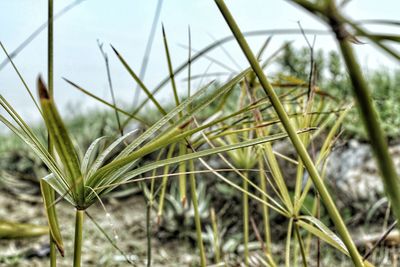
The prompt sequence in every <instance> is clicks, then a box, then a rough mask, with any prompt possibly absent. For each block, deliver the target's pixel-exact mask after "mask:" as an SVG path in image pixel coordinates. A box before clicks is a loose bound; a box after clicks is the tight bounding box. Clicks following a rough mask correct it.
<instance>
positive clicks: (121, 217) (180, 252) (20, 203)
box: [0, 191, 197, 267]
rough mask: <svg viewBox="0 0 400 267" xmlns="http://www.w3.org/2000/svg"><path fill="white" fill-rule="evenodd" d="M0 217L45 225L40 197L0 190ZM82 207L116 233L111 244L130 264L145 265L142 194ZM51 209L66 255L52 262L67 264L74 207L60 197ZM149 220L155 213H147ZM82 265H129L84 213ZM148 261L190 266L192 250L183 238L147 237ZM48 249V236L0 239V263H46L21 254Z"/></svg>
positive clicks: (69, 259)
mask: <svg viewBox="0 0 400 267" xmlns="http://www.w3.org/2000/svg"><path fill="white" fill-rule="evenodd" d="M0 203H1V205H0V207H1V208H0V218H1V219H7V220H12V221H18V222H25V223H34V224H42V225H45V224H46V219H45V215H44V213H43V208H42V206H41V205H42V204H41V199H40V197H32V196H30V197H29V200H26V199H25V200H21V199H17V198H16V196H14V195H12V194H9V193H7V192H4V191H3V192H0ZM104 204H105V207H106V209H107V212H108V214H110V215H107V212H106V211H105V210H104V209H103V207H102V206H101V205H100V204H97V205H94V206H92V207H90V208H89V209H88V212H89V213H90V214H91V215H92V216H93V217H94V218H95V220H96V221H97V222H98V223H99V224H100V225H101V227H102V228H104V229H105V230H106V231H107V233H108V234H109V235H110V236H111V237H113V238H114V237H115V235H117V236H118V241H117V246H118V247H119V248H120V249H121V250H122V251H123V252H124V253H125V254H126V256H127V257H129V258H130V259H131V260H132V261H133V262H134V264H133V266H145V265H146V247H147V242H146V231H145V229H146V228H145V208H144V207H145V204H144V201H143V198H141V197H140V196H134V197H130V198H127V199H125V200H123V201H118V200H115V199H112V200H109V201H107V202H106V203H104ZM57 210H58V214H59V218H60V225H61V228H62V234H63V238H64V245H65V251H66V255H65V257H64V258H62V257H61V256H60V257H59V258H58V266H60V267H64V266H65V267H66V266H71V262H72V255H73V247H72V246H73V235H74V215H75V213H74V209H73V208H72V207H71V206H70V205H69V204H68V203H66V202H62V203H59V204H58V205H57ZM153 221H155V218H153ZM83 239H84V243H83V266H132V265H131V264H129V263H127V261H126V259H125V257H124V256H123V255H122V254H121V253H120V252H119V251H118V250H117V249H116V248H114V247H113V245H112V244H111V243H110V242H109V241H107V239H106V238H105V236H104V234H102V233H101V232H100V231H99V230H98V228H97V227H96V226H95V225H94V223H93V222H92V221H91V220H90V219H89V218H88V217H86V218H85V223H84V237H83ZM152 242H153V261H154V262H153V266H164V267H165V266H196V262H197V256H196V254H197V253H196V251H194V249H193V248H191V247H190V245H189V244H186V243H185V242H183V241H179V240H176V241H172V242H168V243H167V244H162V243H161V242H160V241H159V240H157V239H156V238H153V240H152ZM32 251H33V254H38V253H44V254H47V253H46V252H47V251H48V236H43V237H40V238H34V239H25V240H0V266H21V267H25V266H26V267H30V266H32V267H33V266H49V260H48V257H47V256H43V257H37V256H34V257H32V258H29V259H27V258H26V256H24V257H21V256H18V255H21V254H22V255H27V254H32V253H30V252H32Z"/></svg>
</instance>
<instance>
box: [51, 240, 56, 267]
mask: <svg viewBox="0 0 400 267" xmlns="http://www.w3.org/2000/svg"><path fill="white" fill-rule="evenodd" d="M50 266H51V267H56V266H57V247H56V244H55V242H54V239H53V237H52V236H51V233H50Z"/></svg>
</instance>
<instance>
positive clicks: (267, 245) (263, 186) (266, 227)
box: [258, 155, 271, 255]
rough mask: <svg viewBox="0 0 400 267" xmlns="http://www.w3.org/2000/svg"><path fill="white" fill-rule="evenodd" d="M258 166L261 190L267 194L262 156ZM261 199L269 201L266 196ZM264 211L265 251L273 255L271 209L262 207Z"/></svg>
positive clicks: (259, 158) (265, 206)
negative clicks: (270, 223)
mask: <svg viewBox="0 0 400 267" xmlns="http://www.w3.org/2000/svg"><path fill="white" fill-rule="evenodd" d="M258 166H259V170H260V188H261V190H263V191H264V192H265V193H267V183H266V178H265V169H264V161H263V158H262V156H261V155H260V156H259V157H258ZM261 199H262V200H264V201H265V202H268V199H267V198H266V197H265V195H261ZM262 210H263V221H264V242H265V251H266V254H269V255H271V231H270V225H269V209H268V206H267V205H262Z"/></svg>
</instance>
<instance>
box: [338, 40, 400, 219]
mask: <svg viewBox="0 0 400 267" xmlns="http://www.w3.org/2000/svg"><path fill="white" fill-rule="evenodd" d="M338 41H339V46H340V50H341V52H342V55H343V59H344V61H345V63H346V66H347V71H348V72H349V75H350V79H351V83H352V85H353V92H354V95H355V96H356V99H357V102H358V106H359V110H360V114H361V117H362V119H363V122H364V126H365V128H366V129H367V132H368V135H369V140H370V143H371V147H372V150H373V152H374V154H375V157H376V159H377V163H378V167H379V169H380V172H381V175H382V180H383V184H384V186H385V191H386V194H387V195H388V197H389V200H390V202H391V203H392V208H393V212H394V214H395V215H396V217H397V219H400V179H399V177H398V176H397V173H396V169H395V166H394V164H393V160H392V157H391V156H390V154H389V149H388V144H387V141H386V137H385V133H384V131H383V130H382V127H381V124H380V122H379V118H378V114H377V112H376V111H375V109H374V106H373V100H372V97H371V95H370V90H369V88H368V85H367V83H366V81H365V79H364V77H363V74H362V71H361V68H360V65H359V64H358V62H357V60H356V58H355V56H354V52H353V49H352V47H351V45H350V43H349V42H348V41H347V40H344V39H343V40H338Z"/></svg>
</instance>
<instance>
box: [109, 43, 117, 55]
mask: <svg viewBox="0 0 400 267" xmlns="http://www.w3.org/2000/svg"><path fill="white" fill-rule="evenodd" d="M110 46H111V48H112V50H113V51H114V53H115V54H117V56H119V53H118V51H117V49H115V47H114V46H113V45H112V44H110Z"/></svg>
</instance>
